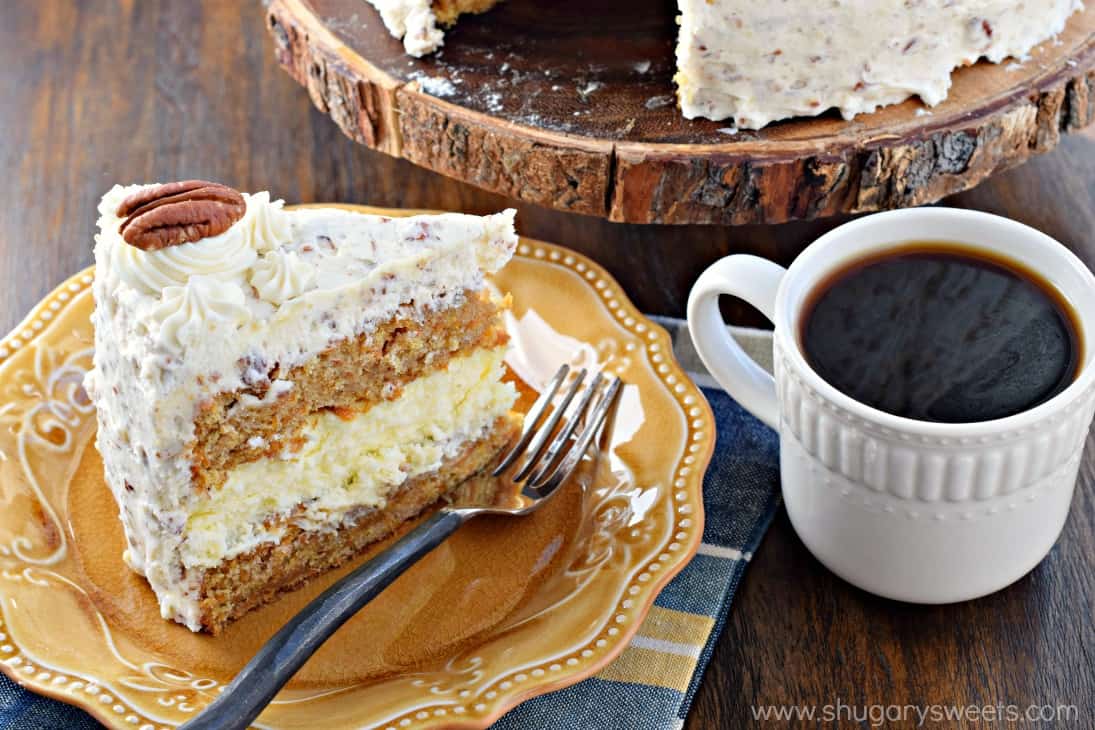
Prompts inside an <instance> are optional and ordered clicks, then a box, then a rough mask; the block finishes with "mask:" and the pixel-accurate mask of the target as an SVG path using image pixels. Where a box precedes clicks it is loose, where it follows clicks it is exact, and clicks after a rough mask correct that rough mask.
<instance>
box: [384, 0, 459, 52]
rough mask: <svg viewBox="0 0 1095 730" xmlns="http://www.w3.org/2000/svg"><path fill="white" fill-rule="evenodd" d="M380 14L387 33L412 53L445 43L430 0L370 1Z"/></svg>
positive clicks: (435, 48)
mask: <svg viewBox="0 0 1095 730" xmlns="http://www.w3.org/2000/svg"><path fill="white" fill-rule="evenodd" d="M369 2H370V3H372V4H373V6H374V7H375V8H376V9H377V11H378V12H379V13H380V17H381V18H382V19H383V20H384V25H385V26H387V28H388V32H389V33H391V34H392V35H394V36H395V37H396V38H400V39H402V41H403V48H404V49H406V51H407V53H409V54H411V55H412V56H418V57H421V56H425V55H426V54H428V53H433V52H434V51H436V50H437V49H438V48H440V47H441V46H442V45H443V44H444V42H445V33H444V31H442V30H441V29H440V28H438V27H437V16H436V15H434V12H433V7H432V2H431V0H369Z"/></svg>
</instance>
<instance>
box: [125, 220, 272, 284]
mask: <svg viewBox="0 0 1095 730" xmlns="http://www.w3.org/2000/svg"><path fill="white" fill-rule="evenodd" d="M257 256H258V254H257V253H255V249H254V248H252V247H251V245H250V241H249V240H248V236H246V235H245V231H244V229H243V228H242V227H241V226H240V224H238V223H237V224H236V225H234V226H232V227H231V228H229V229H228V230H227V231H225V232H224V233H222V234H220V235H219V236H213V237H211V238H203V239H202V240H200V241H196V242H194V243H183V244H180V245H178V246H170V247H168V248H163V249H160V250H158V251H142V250H141V249H139V248H135V247H133V246H130V245H129V244H127V243H124V242H123V241H121V240H120V239H119V240H118V241H116V242H115V243H114V245H113V246H112V247H111V252H110V267H111V268H112V269H113V270H114V271H116V272H117V274H118V276H119V277H120V278H121V279H122V281H124V282H125V283H126V284H129V285H130V286H131V287H133V288H134V289H137V290H138V291H141V292H143V293H145V294H157V293H159V292H160V291H162V290H164V289H165V288H167V287H169V286H180V285H182V284H185V283H186V281H187V279H189V278H190V277H191V276H196V275H200V276H210V277H213V278H216V279H220V280H221V281H227V280H232V279H237V278H239V277H240V276H241V275H242V274H243V272H245V271H246V270H247V269H249V268H250V267H251V264H252V263H254V261H255V259H256V258H257Z"/></svg>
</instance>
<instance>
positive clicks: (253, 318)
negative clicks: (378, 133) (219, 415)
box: [85, 185, 517, 630]
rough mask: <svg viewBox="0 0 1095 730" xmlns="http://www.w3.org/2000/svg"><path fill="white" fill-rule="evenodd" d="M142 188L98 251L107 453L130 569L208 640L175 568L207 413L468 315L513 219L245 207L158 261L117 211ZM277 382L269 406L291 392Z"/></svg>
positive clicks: (120, 193) (507, 247)
mask: <svg viewBox="0 0 1095 730" xmlns="http://www.w3.org/2000/svg"><path fill="white" fill-rule="evenodd" d="M141 187H142V186H137V185H134V186H128V187H122V186H115V187H114V188H113V189H112V190H111V191H109V192H108V193H107V194H106V195H105V196H104V198H103V200H102V202H101V204H100V206H99V213H100V218H99V229H100V230H99V233H98V235H97V236H96V242H95V261H96V273H95V283H94V285H93V291H94V296H95V304H96V308H95V311H94V313H93V314H92V321H93V324H94V326H95V345H96V347H95V358H94V367H93V368H92V369H91V371H90V372H89V373H88V375H87V377H86V379H85V388H86V389H87V391H88V394H89V395H90V397H91V398H92V400H93V401H94V402H95V404H96V408H97V412H98V420H99V431H98V436H97V446H98V448H99V451H100V453H101V454H102V456H103V462H104V467H105V472H106V480H107V483H108V484H109V485H110V487H111V490H112V492H113V493H114V495H115V498H116V499H117V501H118V504H119V505H120V508H121V518H122V522H123V525H124V526H125V528H126V537H127V542H128V549H127V551H126V556H125V557H126V561H127V562H128V563H129V565H130V566H131V567H132V568H134V569H135V570H137V571H138V572H141V573H143V574H144V575H145V576H146V577H147V578H148V580H149V582H150V584H151V585H152V586H153V588H154V589H155V590H156V593H157V596H159V598H160V601H161V610H162V612H163V614H164V616H165V617H167V618H173V619H176V620H178V621H180V622H182V623H184V624H186V625H187V626H189V627H190V628H192V629H195V630H196V629H197V628H198V615H199V613H198V607H197V605H196V595H197V594H196V591H197V589H198V586H197V584H196V583H195V581H194V578H193V577H192V576H188V575H187V574H186V572H185V570H184V567H183V565H182V563H181V561H180V546H181V540H182V535H183V534H184V531H185V526H186V523H187V519H188V516H189V514H190V507H191V502H192V500H193V499H194V494H193V490H192V488H191V476H190V461H189V451H188V446H189V445H190V444H191V442H192V441H193V438H194V417H195V413H196V409H198V408H200V406H201V404H202V403H203V402H204V401H206V400H208V399H210V398H212V397H214V396H215V395H216V394H217V393H222V392H233V391H237V390H241V389H246V388H247V387H248V384H249V383H250V382H253V379H254V377H255V373H254V370H253V367H252V365H251V363H254V362H259V361H262V362H277V363H279V364H280V365H281V366H282V371H283V372H289V371H290V370H291V368H293V367H294V366H296V365H298V364H300V363H303V362H305V361H307V360H309V359H311V358H312V357H314V356H316V355H317V354H319V353H320V352H323V351H324V350H326V349H328V348H330V347H331V346H332V345H333V344H334V343H337V342H339V341H341V340H343V339H346V338H351V337H357V336H359V335H361V334H362V333H367V332H369V331H370V330H371V329H372V328H374V327H375V326H376V325H377V324H379V323H380V322H383V321H386V320H388V319H390V318H392V317H393V316H395V315H397V314H398V315H400V316H407V317H411V318H417V319H423V318H425V317H426V316H427V314H428V313H429V312H432V311H436V310H439V309H443V308H447V307H455V306H459V305H460V304H462V303H463V296H464V292H465V291H468V290H471V291H479V290H482V289H483V288H484V286H485V279H484V275H485V274H486V273H491V272H494V271H497V270H498V269H499V268H501V267H502V266H503V265H504V264H505V263H506V262H507V261H508V260H509V258H510V257H511V256H512V254H513V251H514V249H515V248H516V244H517V238H516V234H515V233H514V230H513V219H514V211H512V210H509V211H505V212H503V213H498V214H495V215H492V216H484V217H478V216H467V215H458V214H442V215H432V216H416V217H411V218H386V217H381V216H371V215H364V214H361V213H356V212H351V211H347V210H342V209H335V208H308V209H300V210H293V211H286V210H284V208H283V207H282V202H281V201H273V200H271V199H270V197H269V195H268V194H266V193H258V194H255V195H246V196H245V200H246V203H247V209H246V211H245V213H244V215H243V217H242V218H241V219H240V220H239V221H237V222H236V223H235V224H233V225H232V226H231V227H230V228H229V229H228V230H227V231H225V232H224V233H223V234H221V235H219V236H214V237H211V238H207V239H204V240H201V241H198V242H196V243H187V244H181V245H177V246H172V247H169V248H165V249H161V250H158V251H142V250H139V249H136V248H134V247H132V246H130V245H129V244H127V243H126V242H125V241H123V240H122V237H121V235H120V234H119V233H118V227H119V225H120V223H121V219H120V218H119V217H118V216H117V213H116V211H117V209H118V206H119V204H120V203H121V201H122V200H124V199H125V198H126V197H127V196H128V195H130V194H131V193H133V192H135V191H137V190H139V189H140V188H141ZM292 387H293V383H292V382H290V381H275V382H274V383H272V384H271V386H270V388H269V389H268V390H267V392H266V394H265V396H263V398H257V397H255V396H250V395H246V394H245V395H243V396H242V397H241V398H240V401H239V403H238V404H237V407H241V408H245V407H260V406H261V405H262V404H263V399H272V398H277V397H278V396H279V395H280V394H282V393H286V392H288V391H290V390H291V389H292Z"/></svg>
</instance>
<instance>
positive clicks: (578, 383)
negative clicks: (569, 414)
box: [513, 368, 586, 482]
mask: <svg viewBox="0 0 1095 730" xmlns="http://www.w3.org/2000/svg"><path fill="white" fill-rule="evenodd" d="M585 378H586V369H585V368H582V369H581V370H579V371H578V372H577V374H575V376H574V380H573V381H571V383H570V386H569V387H568V388H567V391H566V393H565V394H564V395H563V399H562V401H560V403H559V405H558V406H556V407H555V410H554V411H553V412H552V414H551V418H549V419H548V420H547V423H545V424H544V425H543V426H541V427H540V430H539V431H538V432H537V434H536V438H535V439H533V441H532V444H531V445H530V446H529V447H528V448H527V449H526V451H527V452H528V459H526V460H525V463H524V465H522V466H521V468H520V470H519V471H518V472H517V473H516V474H514V475H513V481H515V482H519V481H521V480H522V479H524V478H525V477H526V476H528V473H529V472H530V471H532V468H533V467H534V466H536V463H537V461H538V460H539V458H540V453H541V452H542V451H543V450H544V444H545V443H547V440H548V439H549V438H550V437H551V434H552V432H553V431H554V430H555V427H556V426H558V425H559V419H561V418H562V417H563V414H564V413H566V409H567V406H569V405H570V402H571V401H572V400H574V396H575V395H577V393H578V389H579V388H581V387H582V381H584V380H585Z"/></svg>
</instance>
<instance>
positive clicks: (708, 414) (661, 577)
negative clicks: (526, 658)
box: [0, 203, 715, 730]
mask: <svg viewBox="0 0 1095 730" xmlns="http://www.w3.org/2000/svg"><path fill="white" fill-rule="evenodd" d="M286 207H287V208H288V209H293V208H317V207H333V208H341V209H346V210H355V211H360V212H366V213H371V214H375V215H388V216H392V217H402V216H408V215H416V214H436V213H441V212H445V211H436V210H428V209H404V208H381V207H374V206H366V205H357V204H351V203H307V204H299V205H292V206H286ZM520 243H521V245H522V246H521V247H522V248H524V247H526V246H527V247H531V248H532V249H535V248H537V247H540V248H541V250H545V249H546V250H556V251H559V252H560V253H562V254H565V255H566V256H572V257H573V258H574V259H575V260H576V261H578V262H581V263H583V264H585V266H586V267H587V268H588V269H590V270H592V271H594V272H596V274H597V276H598V277H599V278H600V279H602V280H603V281H605V283H606V289H610V290H615V291H616V292H617V293H618V297H617V301H619V303H620V307H619V309H618V310H617V311H619V312H621V313H623V314H626V315H629V316H631V317H633V318H634V319H635V320H636V321H637V322H640V323H642V324H644V325H646V327H647V328H648V329H649V330H650V331H651V332H652V333H653V335H654V339H653V340H652V341H656V342H657V343H659V344H660V345H661V347H662V348H663V349H664V351H665V353H667V356H666V357H665V358H664V362H665V364H667V365H668V367H669V372H668V373H666V374H663V375H660V376H656V379H657V380H658V381H659V382H660V383H661V385H663V386H665V387H667V388H668V387H669V386H668V384H667V383H665V377H667V376H668V375H676V376H677V378H678V382H680V383H682V384H683V385H684V387H685V389H686V390H687V391H689V392H690V393H691V394H693V395H695V396H697V397H696V399H695V405H697V406H699V408H700V409H701V415H699V416H698V419H699V420H701V421H702V422H703V425H704V427H703V432H704V433H706V434H709V435H708V436H707V437H706V438H704V439H703V440H702V441H701V442H699V443H700V446H701V448H700V450H699V451H698V452H696V453H695V454H694V456H695V457H696V458H695V462H694V467H695V470H694V474H695V476H694V477H693V478H691V479H688V480H687V486H686V488H685V490H684V491H685V492H686V493H687V494H688V500H687V504H689V505H690V506H691V507H692V508H693V510H692V513H691V514H690V517H691V518H692V519H693V520H694V522H695V528H694V529H693V530H692V532H691V535H690V536H689V540H688V542H687V543H686V544H682V549H681V550H680V551H679V552H678V553H677V557H676V559H675V560H673V561H671V562H669V563H667V564H665V569H664V570H661V571H659V572H658V574H657V577H656V578H653V579H652V580H650V581H649V585H650V586H651V588H650V590H649V592H648V593H647V595H646V596H645V597H644V598H643V604H642V605H641V606H639V607H638V610H636V611H634V612H633V613H632V614H631V619H630V620H629V621H628V622H627V623H626V624H625V625H623V626H620V627H618V628H619V633H618V634H617V635H616V636H615V637H614V638H615V643H614V644H612V645H611V646H609V648H608V649H607V650H606V651H605V652H604V653H603V655H602V656H600V657H599V658H597V659H594V660H591V661H589V662H588V663H586V664H584V665H583V666H582V667H580V668H578V669H576V670H574V671H572V672H571V673H569V674H564V675H562V676H559V677H558V678H555V679H551V680H546V681H543V682H539V683H534V684H531V685H530V686H528V687H526V688H524V689H521V690H517V691H513V692H510V693H508V694H507V695H505V696H504V697H503V698H501V702H499V703H498V704H497V705H496V707H495V708H494V709H493V710H492V711H491V712H489V713H487V714H483V715H479V716H476V717H468V718H466V719H460V720H455V718H452V717H450V718H448V720H447V721H446V727H452V728H460V729H461V730H485V729H486V728H488V727H490V725H492V724H493V723H494V722H496V721H497V720H498V719H499V718H501V717H502V716H503V715H504V714H506V713H507V712H509V711H510V710H512V709H513V708H515V707H517V706H518V705H520V704H521V703H523V702H525V701H527V700H530V699H532V698H534V697H538V696H540V695H543V694H548V693H550V692H554V691H557V690H560V689H563V688H565V687H569V686H572V685H574V684H577V683H578V682H580V681H582V680H584V679H587V678H589V677H591V676H593V675H595V674H597V673H598V672H600V671H601V670H602V669H604V668H605V667H606V666H608V665H609V664H610V663H611V662H613V661H614V660H615V659H616V658H618V657H619V655H620V654H621V653H623V651H624V650H625V649H626V648H627V647H628V645H629V644H630V642H631V639H632V638H633V637H634V635H635V634H636V633H637V632H638V630H639V627H640V626H641V625H642V623H643V621H644V620H645V618H646V616H647V614H648V613H649V612H650V609H651V608H652V607H653V606H654V603H655V600H656V599H657V597H658V595H659V594H660V593H661V591H662V589H663V588H664V587H665V586H666V585H667V584H668V583H669V581H670V580H672V579H673V577H674V576H676V575H677V574H678V573H680V572H681V571H682V570H683V569H684V568H685V566H687V565H688V564H689V562H690V561H691V560H692V558H693V557H694V556H695V554H696V553H697V551H698V550H699V546H700V543H701V542H702V537H703V525H704V511H703V475H704V474H705V473H706V470H707V467H708V466H709V464H710V461H711V458H712V456H713V454H714V449H715V419H714V414H713V412H712V410H711V406H710V404H709V403H708V402H707V399H706V398H705V397H704V396H703V394H702V393H701V392H700V389H699V387H698V386H696V385H695V383H693V382H692V380H691V379H690V378H689V377H688V376H687V374H685V373H684V371H683V369H682V368H681V366H680V364H679V363H678V362H677V360H676V357H675V356H674V355H673V348H672V340H671V338H670V336H669V333H668V332H667V331H666V330H665V328H664V327H662V326H661V325H659V324H657V323H656V322H653V321H652V320H650V319H649V318H647V317H646V316H645V315H643V314H642V313H641V312H639V311H638V309H637V308H636V307H635V305H634V304H633V303H632V302H631V300H630V298H628V296H627V294H626V293H625V292H624V291H623V289H622V287H620V285H619V283H618V282H617V281H616V280H615V279H614V278H613V277H612V276H611V274H609V273H608V271H607V270H605V269H604V267H602V266H601V265H600V264H598V263H597V262H595V261H593V260H592V259H590V258H589V257H587V256H585V255H583V254H581V253H579V252H577V251H574V250H572V249H569V248H566V247H565V246H561V245H559V244H553V243H548V242H546V241H540V240H537V239H532V238H527V237H524V236H522V237H521V238H520ZM518 256H520V257H523V258H527V259H530V260H534V261H535V260H538V257H533V256H531V255H528V254H523V253H516V254H515V257H518ZM560 258H562V257H560ZM539 262H540V263H555V262H547V261H544V260H542V259H539ZM558 265H562V264H558ZM94 270H95V267H94V266H93V265H92V266H89V267H87V268H85V269H83V270H81V271H79V272H77V273H75V274H73V275H72V276H70V277H68V278H67V279H65V280H64V281H63V282H61V283H60V284H59V285H58V286H56V287H55V288H54V289H53V290H51V291H50V292H49V293H48V294H46V296H44V297H43V298H42V299H41V300H40V301H39V302H38V303H37V304H36V305H34V306H33V307H32V308H31V310H30V312H29V313H28V314H27V315H26V316H25V317H24V318H23V319H22V320H21V321H20V322H19V324H18V325H16V326H15V327H14V328H13V329H12V330H11V331H10V332H9V333H8V334H7V335H5V336H4V337H3V338H2V339H0V349H2V350H8V351H9V352H10V354H11V355H13V354H14V350H13V348H11V347H10V345H9V343H10V342H11V341H12V340H13V339H14V338H18V339H19V340H20V345H19V346H18V347H23V346H26V345H27V344H29V343H30V342H32V341H33V340H34V339H37V338H38V337H39V336H40V335H42V334H44V333H46V332H48V331H49V329H50V325H51V324H52V323H53V322H54V321H56V319H52V318H51V319H50V320H49V321H48V322H46V324H45V326H43V327H42V328H40V329H37V330H30V328H31V325H32V323H33V322H35V321H36V319H37V318H38V317H39V315H40V314H41V313H42V312H43V311H44V310H45V309H46V307H47V305H48V303H49V302H50V301H51V300H54V299H55V297H56V296H57V295H58V294H59V293H60V292H62V291H70V290H71V286H72V285H74V284H75V283H76V282H78V281H79V280H80V279H82V278H84V277H88V276H93V275H94ZM579 278H580V279H581V280H582V282H583V284H584V285H585V286H587V287H589V288H590V289H593V287H592V285H591V284H590V283H589V282H588V281H587V280H586V278H585V277H581V276H579ZM85 286H86V285H85ZM73 299H74V297H72V298H69V299H68V300H67V301H66V302H65V304H64V305H63V306H62V309H63V308H64V306H67V305H68V304H70V303H71V302H72V301H73ZM598 301H600V299H599V298H598ZM606 310H607V308H606ZM58 313H59V311H58ZM607 316H609V317H610V318H611V319H612V320H613V321H614V322H615V321H616V317H615V316H614V313H613V312H607ZM27 330H30V331H32V333H33V334H32V336H31V337H30V338H26V337H23V336H22V335H23V333H24V332H25V331H27ZM16 349H17V348H16ZM643 351H644V353H645V349H644V350H643ZM9 360H10V355H7V356H4V357H0V382H2V381H3V379H4V375H5V372H4V371H5V370H6V368H5V367H4V366H5V365H6V364H7V362H8V361H9ZM647 360H648V361H649V356H647ZM682 410H683V407H682ZM690 420H695V418H692V419H690V418H688V417H687V416H686V417H685V421H686V422H687V421H690ZM606 613H607V611H606ZM4 623H5V624H6V623H7V621H6V620H5V621H4ZM9 640H10V641H11V643H12V644H15V645H16V648H18V649H19V651H20V652H26V650H25V649H24V648H23V647H21V646H18V642H17V641H16V640H15V637H14V636H11V635H10V633H9ZM8 658H10V657H6V658H5V660H3V661H0V672H2V673H3V674H4V675H6V676H7V677H8V678H9V679H11V680H12V681H13V682H15V683H16V684H18V685H20V686H21V687H23V688H25V689H27V690H29V691H31V692H34V693H36V694H39V695H42V696H45V697H49V698H51V699H54V700H57V701H59V702H63V703H65V704H69V705H72V706H75V707H78V708H80V709H81V710H83V711H85V712H87V713H88V714H90V715H91V716H92V717H94V718H95V719H96V720H98V721H99V722H101V723H102V724H103V725H105V726H107V727H112V728H123V727H131V725H130V724H128V723H125V721H124V717H123V716H122V715H119V714H117V713H111V712H110V710H111V707H110V706H107V705H103V704H102V703H101V702H95V701H94V698H93V697H90V696H89V697H87V698H86V699H84V698H83V697H82V696H80V695H75V694H72V693H66V692H65V691H64V690H62V689H55V688H54V687H53V686H51V685H50V684H49V683H48V682H47V681H45V680H36V679H35V678H34V677H29V676H25V675H21V674H20V672H18V671H17V667H16V666H15V665H11V664H9V663H8V662H7V659H8ZM33 661H34V662H35V663H37V664H39V665H45V664H48V662H43V661H42V660H40V659H38V658H34V659H33ZM61 671H64V672H65V673H66V674H70V675H76V674H77V673H76V672H72V671H69V670H61ZM81 679H84V677H81ZM90 681H95V680H94V679H92V680H90ZM117 699H119V700H121V698H117ZM127 704H128V703H127ZM129 709H132V710H133V711H135V712H139V713H140V714H141V715H142V716H145V713H144V711H143V710H141V708H140V707H133V708H129ZM405 713H406V711H404V713H403V714H405ZM155 722H157V723H159V722H160V721H155ZM390 722H393V723H397V722H398V717H397V718H393V719H391V720H390Z"/></svg>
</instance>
